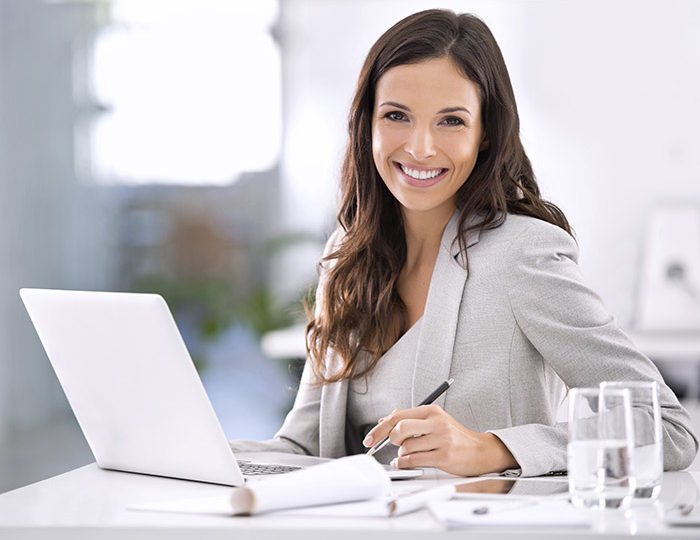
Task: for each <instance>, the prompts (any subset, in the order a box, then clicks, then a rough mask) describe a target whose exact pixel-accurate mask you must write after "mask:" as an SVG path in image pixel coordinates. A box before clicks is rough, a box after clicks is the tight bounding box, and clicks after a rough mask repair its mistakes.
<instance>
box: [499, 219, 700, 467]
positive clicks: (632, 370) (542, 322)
mask: <svg viewBox="0 0 700 540" xmlns="http://www.w3.org/2000/svg"><path fill="white" fill-rule="evenodd" d="M509 253H510V255H511V256H512V257H513V258H512V260H511V261H510V262H511V264H510V265H508V266H507V268H509V269H510V270H509V271H510V272H511V275H510V276H509V281H510V283H511V286H510V287H509V290H508V297H509V300H510V305H511V310H512V313H513V316H514V318H515V321H516V324H517V325H518V327H519V328H520V330H521V331H522V332H523V334H524V335H525V336H526V337H527V339H528V340H529V341H530V343H532V345H533V346H534V347H535V348H536V349H537V351H538V352H539V353H540V355H541V356H542V358H543V359H544V361H545V362H547V363H548V364H549V365H551V366H552V368H553V369H554V371H555V372H556V373H557V374H558V375H559V377H561V379H562V380H563V381H564V383H565V384H566V386H567V388H575V387H590V386H598V384H599V383H600V382H601V381H605V380H608V381H614V380H618V381H624V380H628V381H652V380H655V381H658V383H659V404H660V406H661V417H662V429H663V447H664V469H666V470H677V469H683V468H685V467H687V466H689V465H690V464H691V463H692V461H693V459H694V457H695V455H696V453H697V450H698V439H697V436H696V435H695V434H694V433H693V431H692V428H691V422H690V418H689V416H688V413H687V412H686V410H685V409H684V408H683V407H682V406H681V404H680V403H679V401H678V399H677V398H676V396H675V395H674V393H673V391H672V390H671V389H670V388H669V387H668V386H667V385H666V384H665V383H664V381H663V379H662V377H661V374H660V373H659V371H658V370H657V369H656V366H654V364H653V363H652V362H651V361H650V360H649V359H648V358H647V357H646V356H644V355H643V354H642V353H641V352H640V351H639V350H638V349H637V348H636V347H635V345H634V344H633V343H632V342H631V340H630V339H629V338H628V337H627V336H626V335H625V334H624V333H623V332H622V330H620V328H619V327H618V326H617V324H616V323H615V320H614V318H613V317H612V315H611V314H610V313H609V312H608V311H607V310H606V308H605V307H604V305H603V302H602V301H601V299H600V298H599V297H598V296H597V295H596V294H595V293H594V292H593V291H592V290H591V289H590V288H588V287H587V286H586V285H585V284H584V281H583V279H582V276H581V273H580V271H579V267H578V264H577V260H578V248H577V246H576V243H575V242H574V240H573V238H571V236H569V235H568V234H567V233H566V232H565V231H563V230H562V229H560V228H559V227H556V226H553V225H550V224H548V223H545V222H542V221H537V222H535V223H532V224H530V225H529V226H528V228H527V229H526V231H525V232H523V233H521V234H519V235H518V237H517V238H516V240H515V241H514V242H513V244H512V245H511V246H510V249H509ZM518 361H528V360H526V359H522V360H521V359H518V358H511V362H518ZM511 383H512V384H514V383H515V382H514V381H511ZM492 433H494V434H495V435H496V436H497V437H499V438H500V439H501V440H502V441H503V443H504V444H505V445H506V446H507V447H508V449H509V450H510V451H511V453H512V454H513V457H515V459H516V461H517V462H518V464H519V465H520V467H521V474H522V475H523V476H535V475H540V474H545V473H547V472H550V471H562V470H566V443H567V426H566V423H561V424H557V425H539V424H527V425H520V426H514V427H509V428H504V429H498V430H493V431H492Z"/></svg>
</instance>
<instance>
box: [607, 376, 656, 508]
mask: <svg viewBox="0 0 700 540" xmlns="http://www.w3.org/2000/svg"><path fill="white" fill-rule="evenodd" d="M600 387H601V388H604V389H624V388H626V389H627V390H629V391H630V406H631V407H632V421H633V423H634V475H635V478H636V486H637V487H636V489H635V492H634V496H635V498H639V499H652V500H653V499H655V498H656V497H658V495H659V492H660V491H661V479H662V477H663V472H664V447H663V439H662V434H661V409H660V408H659V385H658V383H657V382H656V381H652V382H642V381H619V382H618V381H615V382H607V381H606V382H602V383H600Z"/></svg>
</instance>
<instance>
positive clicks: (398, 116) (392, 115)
mask: <svg viewBox="0 0 700 540" xmlns="http://www.w3.org/2000/svg"><path fill="white" fill-rule="evenodd" d="M384 118H388V119H389V120H393V121H395V122H400V121H401V120H405V119H406V115H405V114H404V113H402V112H399V111H391V112H388V113H386V114H385V115H384Z"/></svg>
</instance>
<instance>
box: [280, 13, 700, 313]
mask: <svg viewBox="0 0 700 540" xmlns="http://www.w3.org/2000/svg"><path fill="white" fill-rule="evenodd" d="M432 7H447V8H450V9H454V10H456V11H469V12H472V13H476V14H477V15H479V16H480V17H481V18H482V19H484V21H485V22H486V23H487V24H488V25H489V27H490V28H491V30H492V31H493V33H494V35H495V36H496V39H497V40H498V41H499V44H500V46H501V49H502V51H503V54H504V56H505V59H506V63H507V64H508V66H509V70H510V74H511V78H512V81H513V86H514V88H515V92H516V97H517V99H518V105H519V108H520V114H521V127H522V137H523V140H524V143H525V147H526V150H527V151H528V153H529V155H530V158H531V159H532V161H533V165H534V168H535V172H536V174H537V175H538V178H539V181H540V185H541V187H542V189H543V191H544V194H545V196H546V197H548V198H550V199H551V200H552V201H553V202H555V203H556V204H558V205H559V206H560V207H561V208H562V209H563V210H564V211H565V212H566V214H567V216H568V217H569V219H570V221H571V222H572V225H573V227H574V229H575V230H576V233H577V237H578V240H579V244H580V247H581V252H582V255H581V267H582V270H583V272H584V274H585V276H586V277H587V279H588V282H589V283H590V284H591V285H592V286H593V288H594V289H595V290H597V291H598V292H599V293H600V294H601V296H602V297H603V299H604V300H605V301H606V304H607V305H608V307H609V308H610V309H611V311H612V312H613V313H615V314H616V315H617V316H618V319H619V320H620V322H621V323H622V324H623V325H629V324H631V322H632V319H633V309H634V297H635V284H636V281H637V270H638V268H637V264H638V259H639V257H640V254H639V250H640V243H641V240H642V236H643V233H644V226H645V220H646V218H647V217H648V216H649V213H650V211H651V209H652V208H653V207H654V205H655V204H656V203H657V201H660V200H669V199H671V200H673V199H679V200H683V201H687V200H697V201H700V152H698V151H697V149H699V148H700V131H699V130H697V129H696V126H697V125H699V124H700V122H699V121H700V103H699V102H698V100H697V99H696V96H697V94H698V87H700V38H698V37H697V36H698V34H697V32H698V30H697V29H698V28H700V2H695V1H693V0H684V1H650V0H645V1H639V0H615V1H607V0H593V1H565V0H521V1H515V0H489V1H462V2H441V3H434V2H421V1H415V0H414V1H400V0H382V1H372V0H355V1H352V2H350V1H343V0H335V1H320V0H286V1H283V3H282V25H281V34H282V44H283V54H284V62H285V64H284V65H285V71H284V88H285V120H286V123H285V130H286V133H285V147H284V150H283V161H282V171H283V189H284V194H285V195H286V206H285V209H284V221H283V222H284V223H285V225H286V226H288V227H293V228H308V229H310V230H318V229H319V228H323V229H324V230H325V231H326V232H327V231H328V230H329V229H330V228H331V227H332V224H333V223H332V220H333V214H334V211H335V203H336V200H335V195H336V186H337V178H338V170H339V166H340V160H341V158H342V153H343V149H344V145H345V136H346V135H345V127H346V121H345V119H346V115H347V111H348V106H349V102H350V99H351V97H352V93H353V90H354V85H355V81H356V78H357V75H358V73H359V70H360V67H361V64H362V61H363V60H364V57H365V55H366V53H367V51H368V50H369V47H370V46H371V44H372V43H373V42H374V41H375V40H376V39H377V38H378V37H379V35H380V34H381V33H382V32H383V31H384V30H386V29H387V28H388V27H389V26H390V25H392V24H393V23H394V22H396V21H398V20H399V19H400V18H402V17H403V16H405V15H408V14H409V13H412V12H415V11H418V10H421V9H427V8H432ZM317 256H318V253H317V250H316V251H314V250H312V249H310V250H306V251H305V252H299V253H298V254H297V255H296V259H295V260H294V261H293V264H292V263H290V264H286V265H284V266H285V268H287V269H288V268H290V267H296V268H309V267H311V266H312V265H313V262H314V259H315V257H317ZM285 276H286V277H287V279H288V280H289V285H290V287H291V286H292V284H291V282H292V281H293V277H290V272H289V271H287V270H285ZM299 279H301V278H299Z"/></svg>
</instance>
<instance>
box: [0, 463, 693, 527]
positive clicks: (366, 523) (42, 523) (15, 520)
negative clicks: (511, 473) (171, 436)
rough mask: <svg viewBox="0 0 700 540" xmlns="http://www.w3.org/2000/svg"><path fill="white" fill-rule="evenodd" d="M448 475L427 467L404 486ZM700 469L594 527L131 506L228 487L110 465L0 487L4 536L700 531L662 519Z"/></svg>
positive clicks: (689, 495)
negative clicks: (465, 524) (450, 524)
mask: <svg viewBox="0 0 700 540" xmlns="http://www.w3.org/2000/svg"><path fill="white" fill-rule="evenodd" d="M441 481H442V480H441V479H440V478H439V475H438V474H436V473H434V472H431V471H428V473H427V474H426V476H425V477H424V478H422V479H419V480H411V481H407V482H403V483H402V486H403V488H405V489H409V488H413V487H415V486H416V485H420V486H424V487H429V486H433V485H436V484H437V483H439V482H441ZM699 486H700V472H698V471H695V472H678V473H667V474H666V475H665V477H664V485H663V489H662V492H661V496H660V499H659V502H657V503H656V505H650V504H648V503H646V504H645V505H636V504H635V505H634V506H633V508H632V510H631V511H630V512H629V515H628V516H627V517H625V516H624V514H623V513H620V512H614V511H608V512H604V513H603V515H602V517H600V518H598V520H597V522H596V524H595V525H594V526H593V527H592V528H591V529H573V528H572V529H563V528H548V529H544V528H527V529H526V528H518V529H514V528H508V529H505V528H503V529H495V528H490V529H486V528H473V529H469V530H468V531H467V530H464V529H458V530H450V531H448V530H445V529H444V528H443V527H442V526H441V525H440V524H439V523H437V522H436V521H435V520H434V519H433V518H432V517H431V516H430V515H429V514H428V513H427V512H426V511H421V512H416V513H413V514H407V515H404V516H401V517H395V518H386V519H384V518H381V519H380V518H364V519H357V518H355V519H335V518H304V517H290V516H280V515H277V516H276V515H273V514H269V515H262V516H255V517H241V518H233V517H224V516H216V515H194V514H175V513H157V512H138V511H131V510H127V509H126V507H127V505H130V504H135V503H152V502H154V501H163V500H169V499H178V498H186V497H197V496H200V495H201V496H207V495H216V494H218V493H222V492H226V491H228V490H229V489H230V488H227V487H223V486H215V485H209V484H200V483H196V482H187V481H181V480H171V479H167V478H156V477H151V476H143V475H135V474H127V473H120V472H113V471H104V470H100V469H99V468H97V466H96V465H94V464H93V465H87V466H85V467H82V468H79V469H76V470H74V471H71V472H68V473H65V474H62V475H60V476H56V477H54V478H50V479H48V480H44V481H43V482H39V483H36V484H33V485H30V486H26V487H23V488H20V489H17V490H14V491H10V492H8V493H5V494H2V495H0V538H2V539H6V538H7V539H15V538H19V539H29V538H31V539H35V538H51V539H52V540H55V539H62V538H77V539H82V538H86V539H87V538H90V539H92V538H100V539H103V538H104V539H116V538H149V539H160V538H162V539H169V540H171V539H172V540H178V539H181V538H183V539H184V538H196V539H200V538H201V539H209V538H212V539H218V538H226V539H228V540H230V539H236V540H240V539H248V538H252V539H256V540H267V539H274V540H294V539H303V540H327V539H329V538H332V540H345V539H353V540H359V539H361V540H368V539H370V538H377V539H382V540H386V539H389V540H391V539H397V540H398V539H400V540H410V539H414V538H421V539H432V538H458V537H459V538H466V537H467V536H468V537H469V539H470V540H471V539H481V538H488V539H496V538H514V537H515V538H525V539H535V538H543V537H545V538H552V539H554V538H567V539H568V538H591V537H602V538H610V539H613V538H625V537H629V536H630V535H631V534H632V533H634V532H636V534H634V536H635V537H637V538H659V537H662V538H679V537H682V538H698V537H700V527H692V528H690V527H684V528H679V527H675V528H671V527H667V526H666V525H665V524H663V523H662V522H661V521H660V520H659V519H658V513H659V512H660V510H661V504H664V505H675V504H678V503H684V502H688V501H693V500H697V498H698V487H699Z"/></svg>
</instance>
